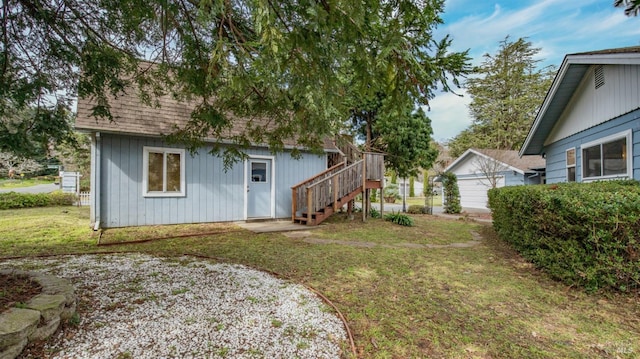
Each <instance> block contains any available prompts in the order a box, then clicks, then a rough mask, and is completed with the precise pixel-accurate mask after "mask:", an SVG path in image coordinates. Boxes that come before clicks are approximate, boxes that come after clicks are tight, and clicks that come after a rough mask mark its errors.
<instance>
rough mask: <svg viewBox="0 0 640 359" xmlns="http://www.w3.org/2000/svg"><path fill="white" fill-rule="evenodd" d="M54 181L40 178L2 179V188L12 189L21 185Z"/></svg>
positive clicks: (29, 185)
mask: <svg viewBox="0 0 640 359" xmlns="http://www.w3.org/2000/svg"><path fill="white" fill-rule="evenodd" d="M51 183H53V181H43V180H39V179H31V178H30V179H2V180H0V188H2V189H11V188H19V187H31V186H35V185H39V184H51Z"/></svg>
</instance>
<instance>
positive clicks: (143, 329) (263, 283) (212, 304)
mask: <svg viewBox="0 0 640 359" xmlns="http://www.w3.org/2000/svg"><path fill="white" fill-rule="evenodd" d="M8 267H18V268H21V269H27V270H38V271H43V272H48V273H51V274H54V275H57V276H59V277H64V278H67V279H69V280H71V281H72V283H73V284H74V285H75V286H76V290H77V293H78V298H79V299H78V300H79V308H82V309H81V313H80V314H81V315H80V323H79V324H78V325H77V326H76V327H75V328H74V327H67V329H65V330H64V331H61V332H59V333H58V334H57V336H56V338H55V340H52V341H50V342H49V343H48V344H47V346H46V347H45V349H44V350H45V353H49V354H50V355H51V357H52V358H202V357H207V358H296V357H297V358H340V356H341V353H342V352H341V349H340V346H341V345H342V344H343V343H345V342H346V340H347V339H346V333H345V330H344V327H343V323H342V322H341V321H340V320H339V319H338V318H337V317H336V316H335V315H334V314H333V313H332V312H331V311H330V310H329V308H328V307H327V306H326V305H325V304H324V303H323V302H322V301H321V300H320V299H319V298H318V297H317V296H316V295H314V294H313V293H311V292H310V291H308V290H307V289H306V288H304V287H303V286H300V285H296V284H292V283H289V282H286V281H283V280H280V279H277V278H275V277H273V276H271V275H268V274H265V273H264V272H260V271H257V270H253V269H249V268H247V267H244V266H239V265H228V264H211V263H209V262H207V261H204V260H200V259H195V258H191V257H182V258H173V259H167V258H158V257H153V256H149V255H142V254H121V255H82V256H64V257H55V258H48V259H41V258H39V259H20V260H10V261H2V262H0V268H8Z"/></svg>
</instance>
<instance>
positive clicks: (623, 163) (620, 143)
mask: <svg viewBox="0 0 640 359" xmlns="http://www.w3.org/2000/svg"><path fill="white" fill-rule="evenodd" d="M631 143H632V142H631V131H630V130H629V131H624V132H620V133H617V134H615V135H611V136H607V137H605V138H602V139H600V140H597V141H593V142H589V143H585V144H584V145H582V146H580V148H581V151H582V152H581V154H582V178H583V180H586V181H589V180H597V179H609V178H620V177H631V173H630V172H631V168H632V166H631V146H630V144H631Z"/></svg>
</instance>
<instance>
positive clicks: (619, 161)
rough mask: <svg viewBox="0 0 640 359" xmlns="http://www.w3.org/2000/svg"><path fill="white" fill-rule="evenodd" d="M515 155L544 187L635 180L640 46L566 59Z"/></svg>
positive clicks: (638, 175) (639, 149) (639, 174)
mask: <svg viewBox="0 0 640 359" xmlns="http://www.w3.org/2000/svg"><path fill="white" fill-rule="evenodd" d="M520 154H521V155H534V154H535V155H542V156H544V157H545V159H546V173H547V182H548V183H556V182H574V181H575V182H589V181H597V180H609V179H618V178H628V179H636V180H640V47H628V48H617V49H608V50H602V51H593V52H585V53H578V54H570V55H566V56H565V58H564V60H563V62H562V65H561V67H560V69H559V70H558V74H557V75H556V78H555V79H554V81H553V84H552V85H551V88H550V89H549V92H548V93H547V96H546V98H545V100H544V102H543V104H542V107H541V109H540V112H539V113H538V115H537V116H536V119H535V122H534V124H533V126H532V127H531V130H530V131H529V134H528V136H527V139H526V140H525V143H524V145H523V147H522V149H521V151H520Z"/></svg>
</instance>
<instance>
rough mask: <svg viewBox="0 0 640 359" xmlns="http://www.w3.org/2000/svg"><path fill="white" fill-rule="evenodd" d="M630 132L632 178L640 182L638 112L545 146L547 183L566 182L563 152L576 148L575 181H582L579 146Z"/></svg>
mask: <svg viewBox="0 0 640 359" xmlns="http://www.w3.org/2000/svg"><path fill="white" fill-rule="evenodd" d="M629 129H631V130H632V142H633V178H634V179H636V180H640V110H635V111H633V112H631V113H627V114H625V115H623V116H620V117H618V118H616V119H613V120H611V121H608V122H605V123H603V124H601V125H599V126H597V127H594V128H590V129H588V130H586V131H582V132H580V133H576V134H574V135H572V136H569V137H567V138H564V139H562V140H560V141H557V142H555V143H552V144H550V145H548V146H545V148H544V152H545V153H546V161H547V167H546V168H547V183H556V182H566V160H565V151H566V150H567V149H568V148H576V181H578V182H579V181H582V168H581V164H582V154H581V151H580V146H581V145H582V144H584V143H588V142H591V141H596V140H598V139H600V138H603V137H607V136H610V135H614V134H617V133H620V132H623V131H626V130H629Z"/></svg>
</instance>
